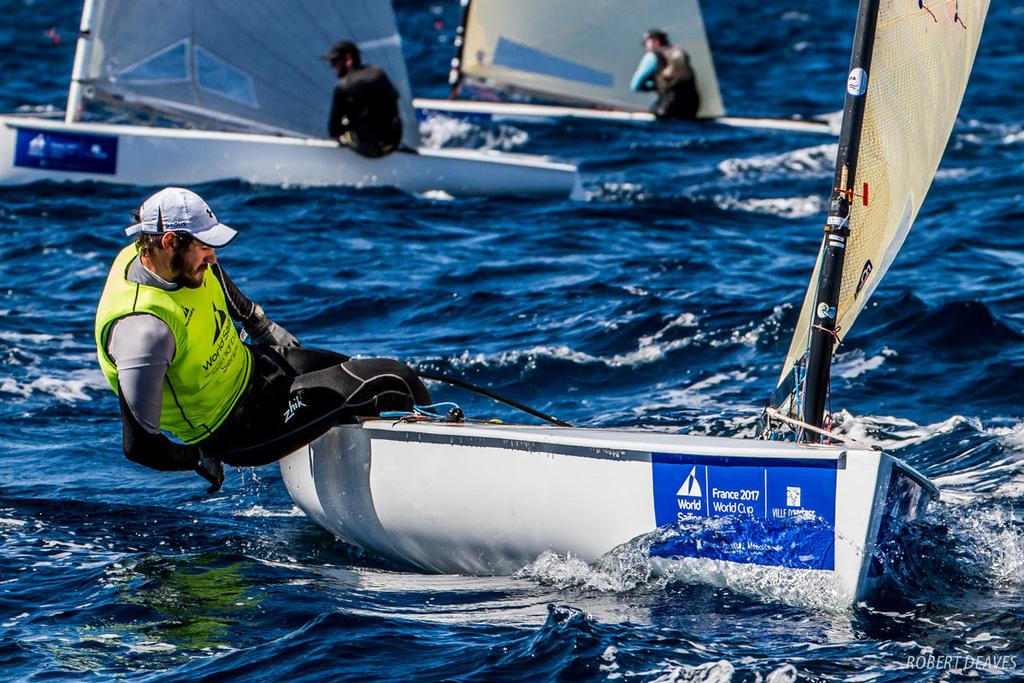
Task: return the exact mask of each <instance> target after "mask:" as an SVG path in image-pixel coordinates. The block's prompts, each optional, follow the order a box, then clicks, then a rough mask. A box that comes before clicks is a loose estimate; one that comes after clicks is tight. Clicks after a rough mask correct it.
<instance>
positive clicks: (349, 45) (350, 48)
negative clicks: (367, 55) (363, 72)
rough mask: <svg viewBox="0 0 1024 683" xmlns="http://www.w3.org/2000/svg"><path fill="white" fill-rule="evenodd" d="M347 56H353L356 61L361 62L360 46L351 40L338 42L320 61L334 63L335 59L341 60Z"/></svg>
mask: <svg viewBox="0 0 1024 683" xmlns="http://www.w3.org/2000/svg"><path fill="white" fill-rule="evenodd" d="M346 55H352V56H353V57H354V58H355V59H356V61H357V62H358V61H359V56H360V55H359V46H357V45H356V44H355V43H353V42H352V41H351V40H339V41H338V42H336V43H334V45H331V49H330V50H328V51H327V52H325V53H324V54H322V55H320V59H323V60H326V61H328V62H333V61H334V60H335V59H341V58H342V57H344V56H346Z"/></svg>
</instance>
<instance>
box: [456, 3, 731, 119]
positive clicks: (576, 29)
mask: <svg viewBox="0 0 1024 683" xmlns="http://www.w3.org/2000/svg"><path fill="white" fill-rule="evenodd" d="M651 28H659V29H661V30H663V31H665V32H666V33H668V35H669V39H670V40H671V41H672V44H673V45H676V46H678V47H681V48H682V49H684V50H685V51H686V52H687V53H688V54H689V56H690V63H691V64H692V66H693V70H694V73H695V75H696V80H697V89H698V91H699V92H700V98H701V105H700V110H699V112H698V116H700V117H702V118H707V117H719V116H723V115H724V113H725V112H724V109H723V106H722V97H721V94H720V93H719V90H718V78H717V76H716V75H715V67H714V63H713V62H712V58H711V49H710V47H709V46H708V40H707V36H706V35H705V33H704V22H703V20H702V18H701V14H700V5H699V4H698V3H697V0H675V1H673V2H665V1H664V0H557V1H552V0H515V1H514V2H507V1H506V0H472V2H471V4H470V6H469V12H468V16H467V17H466V22H465V37H464V45H463V48H462V65H461V71H462V74H463V75H464V76H465V77H469V78H471V79H480V80H484V81H487V82H488V83H489V84H491V85H493V86H494V87H497V88H498V89H501V90H509V89H512V90H519V91H521V92H524V93H527V94H531V95H536V96H541V97H547V98H550V99H552V100H557V101H560V102H569V103H578V104H585V105H590V106H597V107H602V108H614V109H624V110H627V111H647V110H649V109H650V107H651V104H652V103H653V101H654V95H652V94H651V93H638V92H633V91H632V90H630V88H629V82H630V79H631V77H632V76H633V72H634V71H635V70H636V67H637V64H638V63H639V62H640V58H641V57H642V56H643V46H642V45H641V38H642V36H643V33H644V31H646V30H647V29H651Z"/></svg>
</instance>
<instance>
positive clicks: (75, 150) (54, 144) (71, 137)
mask: <svg viewBox="0 0 1024 683" xmlns="http://www.w3.org/2000/svg"><path fill="white" fill-rule="evenodd" d="M14 165H15V166H21V167H23V168H39V169H46V170H49V171H77V172H79V173H102V174H104V175H113V174H115V173H117V137H116V136H110V135H84V134H82V133H67V132H58V131H52V130H39V129H34V128H19V129H18V135H17V138H16V140H15V145H14Z"/></svg>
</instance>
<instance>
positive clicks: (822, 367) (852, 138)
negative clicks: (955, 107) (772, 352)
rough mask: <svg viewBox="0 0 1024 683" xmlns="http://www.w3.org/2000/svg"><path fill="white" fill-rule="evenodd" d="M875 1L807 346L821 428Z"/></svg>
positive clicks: (810, 404)
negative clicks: (808, 345) (808, 346)
mask: <svg viewBox="0 0 1024 683" xmlns="http://www.w3.org/2000/svg"><path fill="white" fill-rule="evenodd" d="M878 4H879V0H861V3H860V9H859V11H858V14H857V28H856V31H855V32H854V36H853V53H852V55H851V57H850V73H849V77H848V80H847V86H846V104H845V106H844V108H843V124H842V129H841V131H840V133H839V153H838V155H837V156H836V172H835V179H834V182H833V184H832V187H833V190H832V201H831V203H830V205H829V213H828V220H827V221H826V225H825V239H826V243H825V248H824V250H823V252H822V257H821V258H822V263H821V270H820V272H819V275H818V285H817V296H816V300H817V302H818V303H817V305H816V306H815V307H814V311H813V313H812V317H811V320H812V329H811V339H810V351H809V352H808V357H807V372H806V384H805V389H804V414H803V419H804V422H807V423H809V424H811V425H813V426H814V427H818V428H820V427H822V425H823V423H824V420H825V402H826V400H827V398H828V386H829V374H830V371H831V368H832V351H833V348H834V344H835V342H836V340H837V338H838V335H837V333H836V316H837V312H836V306H837V304H838V302H839V292H840V288H841V286H842V280H843V260H844V258H845V256H846V238H847V237H849V235H850V208H851V206H852V205H853V200H854V197H859V198H860V200H861V201H862V202H863V204H864V205H865V206H867V204H868V186H867V183H865V184H864V187H863V188H862V189H861V190H860V191H859V192H857V191H855V189H854V187H853V183H854V179H855V178H856V175H857V157H858V154H859V150H860V137H861V127H862V124H863V122H864V108H865V104H866V101H867V90H868V74H869V73H870V71H871V55H872V50H873V49H874V44H875V28H876V26H877V24H878ZM807 439H808V440H809V441H818V440H819V436H818V435H817V434H814V433H813V432H812V433H809V434H807Z"/></svg>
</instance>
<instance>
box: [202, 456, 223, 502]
mask: <svg viewBox="0 0 1024 683" xmlns="http://www.w3.org/2000/svg"><path fill="white" fill-rule="evenodd" d="M196 472H197V473H198V474H199V476H201V477H202V478H203V479H205V480H206V481H208V482H210V487H209V488H208V489H206V492H207V493H217V491H219V490H220V486H221V484H223V483H224V464H223V463H222V462H221V461H220V460H217V459H216V458H213V457H211V456H209V455H207V454H206V453H205V452H204V451H199V460H198V462H196Z"/></svg>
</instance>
